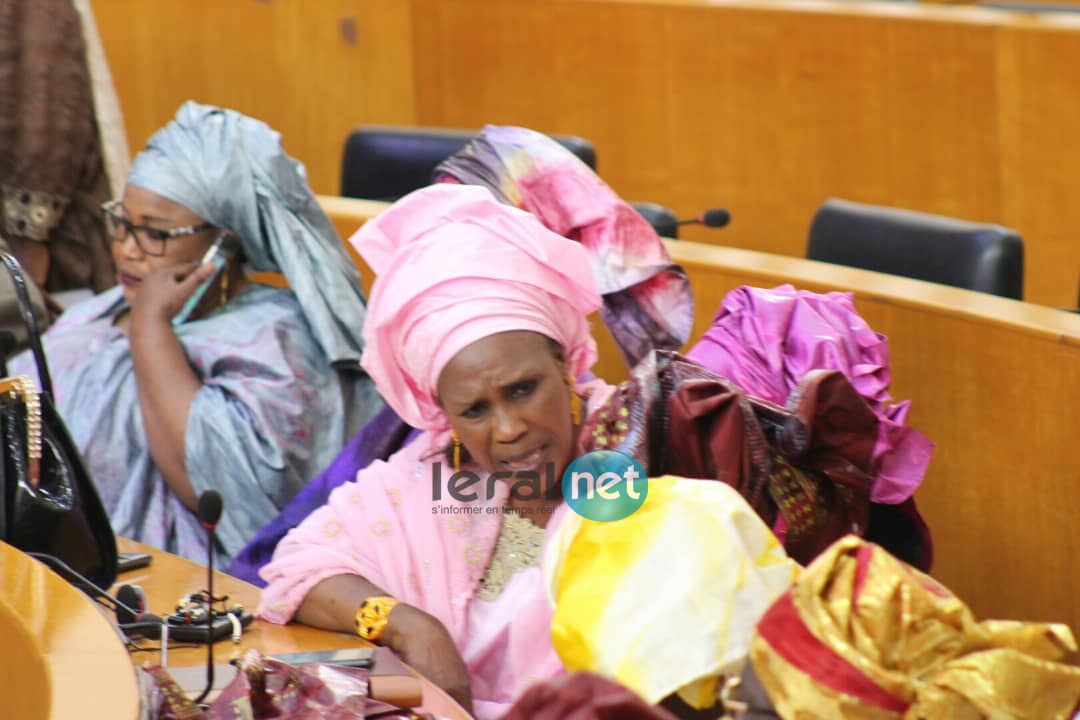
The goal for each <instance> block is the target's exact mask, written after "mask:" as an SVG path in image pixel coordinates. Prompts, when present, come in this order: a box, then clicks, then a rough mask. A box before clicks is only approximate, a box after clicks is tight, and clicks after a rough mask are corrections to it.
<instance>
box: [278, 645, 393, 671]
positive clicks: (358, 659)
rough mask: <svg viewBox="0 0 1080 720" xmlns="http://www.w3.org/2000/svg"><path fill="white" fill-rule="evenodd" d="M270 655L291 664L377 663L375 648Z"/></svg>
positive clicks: (369, 665) (351, 665) (349, 665)
mask: <svg viewBox="0 0 1080 720" xmlns="http://www.w3.org/2000/svg"><path fill="white" fill-rule="evenodd" d="M269 657H272V658H274V659H275V660H280V661H282V662H287V663H289V664H290V665H304V664H307V663H327V664H329V665H344V666H345V667H358V668H371V667H374V665H375V648H342V649H340V650H323V651H318V652H294V653H270V655H269Z"/></svg>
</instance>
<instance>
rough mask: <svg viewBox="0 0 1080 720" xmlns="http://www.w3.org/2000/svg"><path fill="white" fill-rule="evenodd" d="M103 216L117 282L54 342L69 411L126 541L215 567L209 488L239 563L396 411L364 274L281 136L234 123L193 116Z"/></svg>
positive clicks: (222, 113)
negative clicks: (374, 353)
mask: <svg viewBox="0 0 1080 720" xmlns="http://www.w3.org/2000/svg"><path fill="white" fill-rule="evenodd" d="M104 211H105V215H106V222H107V225H108V226H109V228H110V229H111V232H112V239H113V243H112V252H113V258H114V260H115V261H116V265H117V270H118V280H119V283H120V284H119V286H117V287H115V288H113V289H111V290H108V291H106V292H104V293H102V294H101V295H98V296H96V297H95V298H93V299H92V300H89V301H87V302H85V303H83V304H81V305H78V306H76V307H74V308H72V309H71V310H70V311H69V312H67V313H65V314H64V315H63V316H61V318H60V319H59V320H58V322H57V323H56V325H55V326H54V327H53V328H52V329H51V330H50V331H49V332H48V333H47V334H46V336H45V349H46V352H47V354H48V356H49V361H50V364H51V368H52V373H53V380H54V385H55V394H56V402H57V406H58V408H59V410H60V412H61V414H62V416H63V417H64V419H65V421H66V422H67V424H68V427H69V429H70V431H71V433H72V436H73V437H74V440H75V442H76V444H77V445H78V446H79V448H80V449H81V450H82V452H83V454H84V456H85V457H86V461H87V464H88V466H89V469H90V473H91V475H92V476H93V478H94V480H95V481H96V483H97V485H98V487H99V489H100V492H101V495H102V498H103V499H104V501H105V503H106V506H107V507H108V509H109V514H110V517H111V519H112V523H113V527H114V529H115V530H116V532H117V533H118V534H120V535H124V536H127V537H131V538H135V539H137V540H140V541H142V542H145V543H147V544H150V545H154V546H156V547H160V548H163V549H165V550H169V551H171V552H175V553H178V554H181V555H186V556H189V557H192V558H195V559H200V560H201V559H202V558H205V557H206V544H205V535H206V534H205V531H204V530H202V529H201V528H200V527H199V524H198V521H197V519H196V518H195V515H194V512H193V509H194V508H195V505H196V499H197V497H198V495H199V494H200V493H202V492H203V491H205V490H208V489H211V488H212V489H215V490H217V491H218V492H220V493H221V494H222V496H223V498H224V501H225V503H224V506H225V510H224V513H223V515H222V519H221V522H220V523H219V525H218V531H217V533H218V543H219V546H218V547H216V548H214V551H215V554H216V557H217V559H219V560H221V561H222V562H225V561H227V560H228V559H229V558H230V557H231V556H232V555H233V554H235V553H236V552H237V551H238V550H239V549H240V548H241V547H242V546H243V545H244V543H245V542H246V541H247V540H248V539H249V538H250V537H251V536H252V535H254V534H255V532H256V531H257V530H258V529H259V528H260V527H262V526H263V525H264V524H266V522H267V521H269V520H270V519H271V518H273V517H274V516H275V515H276V514H277V513H278V511H279V510H280V509H281V508H282V507H283V506H284V505H285V503H286V502H287V501H288V500H289V499H290V498H291V497H292V496H293V495H294V494H295V493H296V492H297V491H298V490H299V489H300V488H301V487H302V486H303V485H304V483H305V482H306V481H307V480H308V479H309V478H311V477H312V476H314V475H315V474H316V473H317V472H318V471H320V470H322V469H323V467H325V466H326V465H327V464H328V463H329V462H330V461H331V460H332V459H333V458H334V456H335V454H336V453H337V452H338V451H339V450H340V449H341V447H342V445H343V444H344V441H345V439H346V438H348V437H350V435H351V434H352V433H353V432H354V431H355V429H356V428H358V427H359V425H360V424H361V423H362V422H363V421H365V420H366V419H367V417H368V416H370V415H371V414H372V413H373V412H374V411H375V410H377V409H379V407H380V406H381V401H380V400H379V398H378V395H377V394H376V393H375V391H374V389H373V387H372V385H371V382H370V380H369V378H368V377H367V376H366V375H365V374H363V373H362V371H361V370H360V368H359V364H358V361H359V358H360V354H361V350H362V342H361V340H360V339H359V337H358V333H359V329H360V328H361V327H362V326H363V320H364V312H365V306H364V298H363V296H362V294H361V291H360V280H359V276H358V274H357V271H356V268H355V266H354V265H353V263H352V262H351V260H350V259H349V257H348V255H347V254H346V253H345V250H344V248H343V246H342V243H341V241H340V239H339V238H338V236H337V233H336V232H335V231H334V229H333V226H332V225H331V224H330V221H329V219H328V218H327V217H326V215H325V214H324V213H323V212H322V210H321V209H320V208H319V205H318V203H317V201H316V199H315V196H314V195H313V194H312V192H311V189H310V188H309V187H308V185H307V180H306V178H305V175H304V169H303V166H302V165H301V164H300V163H298V162H297V161H296V160H294V159H292V158H291V157H289V156H288V155H287V154H286V153H285V151H284V150H283V149H282V146H281V140H280V136H279V135H278V133H276V132H274V131H273V130H272V129H270V128H269V127H267V126H266V125H265V124H264V123H261V122H259V121H257V120H253V119H251V118H248V117H245V116H244V115H241V114H240V113H237V112H234V111H231V110H222V109H220V108H214V107H207V106H203V105H198V104H196V103H191V102H189V103H187V104H185V105H184V106H183V107H181V108H180V110H179V112H178V113H177V115H176V118H175V119H174V120H173V121H172V122H170V123H169V124H168V125H167V126H166V127H165V128H163V129H162V130H160V131H159V132H158V133H157V134H155V135H154V136H153V137H152V138H151V139H150V142H149V143H148V145H147V147H146V149H145V150H144V151H143V152H142V153H140V154H139V156H138V157H137V158H136V159H135V161H134V163H133V165H132V168H131V173H130V175H129V176H128V182H127V186H126V188H125V190H124V194H123V197H122V198H120V199H119V200H116V201H113V202H111V203H106V205H105V207H104ZM219 239H220V240H222V241H223V242H224V244H225V245H226V246H227V247H232V248H233V252H232V253H231V254H230V256H229V259H228V262H227V263H226V264H225V266H224V267H223V268H221V270H220V271H216V268H215V267H214V266H212V265H209V264H200V259H201V258H203V256H204V254H205V253H206V251H207V250H208V249H209V248H210V247H211V246H212V245H214V243H215V242H216V241H218V240H219ZM245 270H250V271H264V272H281V273H283V274H284V275H285V279H286V280H287V281H288V284H289V286H290V288H291V290H288V289H282V288H273V287H269V286H266V285H261V284H258V283H254V282H251V281H249V280H248V279H247V277H246V274H245ZM200 293H201V299H200ZM196 301H197V302H196ZM192 306H193V307H192ZM189 309H190V313H189V312H188V310H189ZM185 316H186V317H185ZM30 366H31V363H28V362H27V361H26V359H25V358H19V359H18V360H16V361H15V362H14V363H13V370H16V371H28V370H30V371H31V372H32V370H31V368H30Z"/></svg>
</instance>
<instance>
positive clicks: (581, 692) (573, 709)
mask: <svg viewBox="0 0 1080 720" xmlns="http://www.w3.org/2000/svg"><path fill="white" fill-rule="evenodd" d="M503 720H677V718H676V717H675V716H674V715H672V714H671V713H669V712H668V711H667V710H664V709H662V708H658V707H654V706H652V705H649V704H648V703H647V702H645V701H644V700H642V699H641V698H640V697H638V696H637V695H635V694H634V693H633V692H631V691H630V690H628V689H627V688H625V687H623V686H622V685H619V684H618V683H616V682H613V681H611V680H608V679H606V678H603V677H600V676H599V675H593V674H591V673H573V674H571V675H563V676H560V677H557V678H554V679H552V680H548V681H546V682H542V683H539V684H537V685H533V686H532V687H531V688H529V689H528V690H526V691H525V694H524V695H522V696H521V697H520V698H518V700H517V702H515V703H514V705H513V707H511V708H510V711H509V712H508V713H507V714H506V715H504V716H503Z"/></svg>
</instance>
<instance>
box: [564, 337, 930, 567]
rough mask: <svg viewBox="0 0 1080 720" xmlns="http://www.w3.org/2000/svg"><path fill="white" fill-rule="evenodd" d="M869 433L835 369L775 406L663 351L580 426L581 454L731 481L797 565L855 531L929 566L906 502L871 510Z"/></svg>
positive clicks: (809, 379) (922, 535) (868, 413)
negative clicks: (620, 456)
mask: <svg viewBox="0 0 1080 720" xmlns="http://www.w3.org/2000/svg"><path fill="white" fill-rule="evenodd" d="M877 435H878V419H877V416H875V415H874V413H873V411H872V410H871V408H870V407H869V406H868V405H867V403H866V401H865V400H864V399H863V398H862V396H860V395H859V394H858V392H857V391H856V390H855V388H854V387H853V386H852V385H851V383H850V382H849V381H848V379H847V378H846V377H844V375H843V374H842V373H841V372H839V371H814V372H811V373H808V374H807V375H806V376H805V377H804V378H803V380H802V381H801V382H800V383H799V385H798V386H797V387H796V389H795V391H794V392H793V393H792V395H791V397H790V398H788V402H787V407H780V406H778V405H774V404H772V403H769V402H765V401H762V400H758V399H756V398H751V397H749V396H747V395H745V394H744V393H743V392H742V391H740V390H739V389H738V388H737V387H735V386H734V385H732V384H731V383H730V382H728V381H727V380H726V379H724V378H721V377H719V376H717V375H715V374H713V373H712V372H711V371H709V370H707V369H706V368H704V367H702V366H701V365H698V364H697V363H695V362H693V361H691V360H687V359H686V358H683V357H682V356H680V355H678V354H677V353H673V352H667V351H658V352H655V353H654V354H653V355H651V356H649V357H647V358H646V359H645V360H643V361H642V362H641V363H639V364H638V365H637V366H636V367H635V368H634V370H633V373H632V376H631V379H630V380H629V381H628V382H625V383H623V384H622V385H620V386H619V388H618V390H617V391H616V393H615V394H614V395H613V396H612V398H611V399H610V400H609V401H608V402H607V403H605V405H604V406H603V407H601V408H599V409H598V411H597V412H595V413H593V414H592V416H591V417H590V418H589V420H588V421H587V422H586V424H585V426H584V428H583V437H584V438H585V440H586V442H585V446H586V447H585V449H586V450H599V449H611V450H618V451H620V452H624V453H626V454H627V455H630V456H631V457H633V458H634V459H636V460H637V461H638V462H639V463H641V464H642V466H643V467H644V468H645V470H646V472H648V473H649V475H650V476H656V475H661V474H671V475H681V476H683V477H690V478H701V479H708V480H721V481H723V482H726V483H728V484H729V485H731V486H732V487H734V488H735V489H736V490H738V491H739V494H740V495H742V496H743V498H745V499H746V501H747V502H748V503H749V504H750V506H751V507H752V508H754V511H755V512H756V513H757V514H758V515H759V516H760V517H761V518H762V520H764V521H765V523H766V524H768V525H769V527H770V528H772V529H773V532H774V533H775V534H776V536H777V537H778V539H779V540H780V541H781V542H782V543H783V545H784V549H785V551H786V552H787V553H788V555H790V556H791V557H792V558H794V559H795V560H796V561H798V562H800V563H803V564H807V563H809V562H810V561H811V560H813V559H814V558H815V557H817V555H818V554H819V553H821V552H822V551H823V550H824V549H825V548H827V547H828V546H829V545H831V544H832V543H833V542H835V541H836V540H838V539H840V538H841V537H843V536H844V535H847V534H849V533H854V534H856V535H860V536H864V537H866V538H868V539H870V540H872V541H874V542H876V543H878V544H880V545H882V546H883V547H885V548H886V549H887V550H888V551H889V552H891V553H893V554H894V555H896V556H897V557H899V558H900V559H902V560H904V561H905V562H908V563H910V564H912V565H914V566H916V567H918V568H919V569H921V570H928V569H929V566H930V563H929V560H930V538H929V532H928V531H927V530H926V526H925V524H924V523H922V519H921V517H919V514H918V512H917V510H916V509H915V505H914V502H913V501H911V500H908V501H906V502H905V503H903V504H902V505H900V506H891V505H889V506H882V505H873V504H872V503H871V502H870V490H871V487H872V486H873V477H872V475H871V474H870V473H871V472H872V455H873V449H874V443H875V442H876V440H877Z"/></svg>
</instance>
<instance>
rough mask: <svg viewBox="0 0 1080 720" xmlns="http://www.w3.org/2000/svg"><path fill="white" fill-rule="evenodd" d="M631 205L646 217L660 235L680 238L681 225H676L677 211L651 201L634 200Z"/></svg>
mask: <svg viewBox="0 0 1080 720" xmlns="http://www.w3.org/2000/svg"><path fill="white" fill-rule="evenodd" d="M630 206H631V207H632V208H634V209H635V210H637V212H638V215H640V216H641V217H643V218H645V220H647V221H648V223H649V224H650V225H652V226H653V230H655V231H656V234H657V235H659V236H660V237H666V238H678V237H679V226H678V225H676V224H675V223H676V218H675V213H673V212H672V211H671V210H670V209H668V208H666V207H664V206H663V205H658V204H656V203H651V202H633V203H630Z"/></svg>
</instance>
